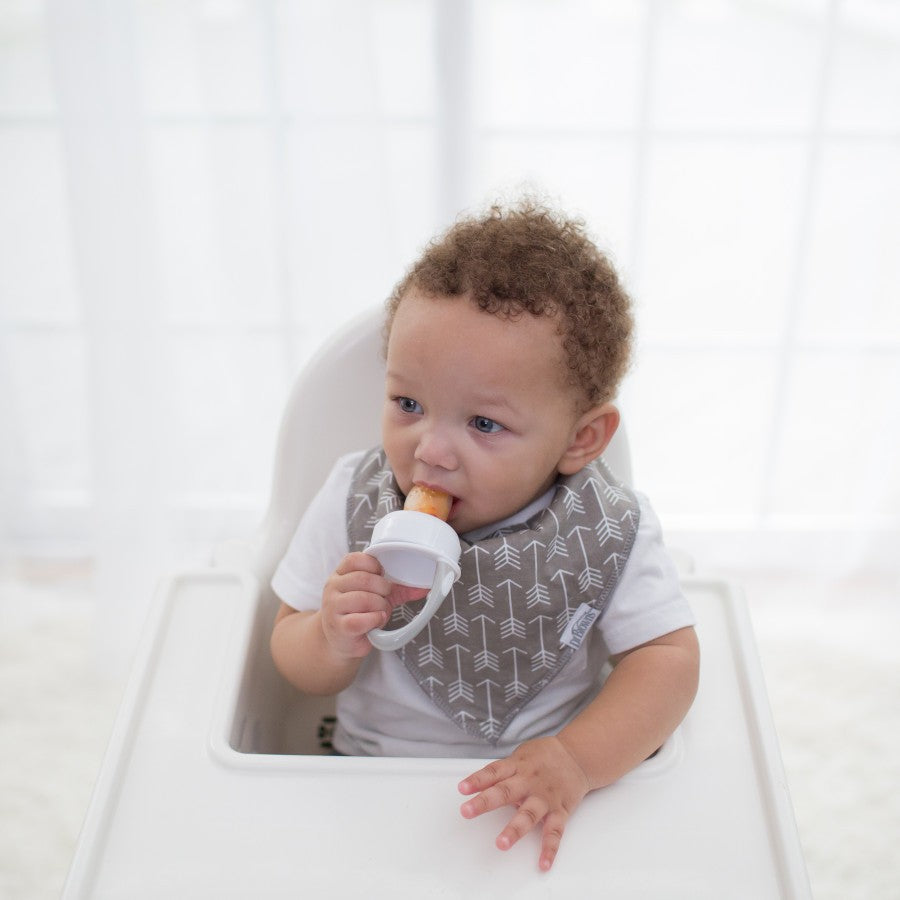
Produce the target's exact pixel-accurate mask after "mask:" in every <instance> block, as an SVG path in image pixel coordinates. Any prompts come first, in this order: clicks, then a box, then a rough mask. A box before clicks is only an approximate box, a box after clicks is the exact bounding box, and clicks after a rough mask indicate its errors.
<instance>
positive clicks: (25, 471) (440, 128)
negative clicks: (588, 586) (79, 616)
mask: <svg viewBox="0 0 900 900" xmlns="http://www.w3.org/2000/svg"><path fill="white" fill-rule="evenodd" d="M0 185H2V190H0V197H2V202H0V255H2V264H0V301H2V320H0V415H2V423H3V424H2V426H0V427H2V429H3V440H2V441H0V467H2V469H0V499H2V533H0V540H2V546H0V551H2V555H3V558H4V559H5V560H11V559H16V558H19V557H22V556H29V555H37V556H40V557H48V556H58V555H61V554H62V555H80V556H83V557H85V558H88V559H91V560H93V562H94V566H95V572H96V579H97V588H98V596H99V597H101V598H103V599H102V609H103V619H104V621H106V622H107V623H109V628H108V629H107V634H108V636H109V637H110V639H111V641H113V642H115V641H117V640H119V639H120V638H122V636H123V635H128V634H131V633H133V631H134V630H135V629H136V627H137V623H138V622H139V621H140V616H141V615H142V612H143V610H144V608H145V607H146V602H147V598H148V597H149V594H150V591H151V586H152V584H153V582H154V580H155V578H156V577H157V576H158V575H159V574H160V573H161V572H163V571H165V570H166V568H167V567H168V566H170V565H173V564H175V563H177V562H179V561H182V560H185V559H195V558H199V557H200V556H202V555H203V552H204V551H205V549H206V548H208V547H209V546H211V545H212V544H213V543H214V542H215V541H216V540H217V539H220V538H224V537H231V536H234V535H239V534H246V533H248V532H249V531H250V530H251V529H252V528H253V526H254V525H255V523H256V521H257V520H258V518H259V516H260V515H261V513H262V510H263V507H264V504H265V496H266V491H267V488H268V479H269V466H270V461H271V455H272V449H273V440H274V435H275V430H276V427H277V420H278V415H279V411H280V408H281V405H282V403H283V401H284V399H285V397H286V394H287V391H288V389H289V386H290V382H291V379H292V377H293V375H294V373H295V372H296V371H297V369H298V367H299V366H300V365H301V364H302V362H303V361H304V360H305V359H306V358H307V356H308V355H309V353H310V352H311V351H312V349H313V348H314V347H315V346H316V345H317V344H318V342H319V341H320V340H321V339H322V337H323V335H324V334H326V333H327V332H328V331H330V330H331V329H332V328H333V327H335V326H336V325H337V324H339V323H340V322H342V321H344V320H346V319H348V318H349V317H351V316H352V315H354V314H355V313H357V312H358V311H360V310H362V309H364V308H367V307H370V306H371V305H373V304H377V303H380V302H381V300H382V299H383V298H384V297H385V296H386V294H387V293H388V292H389V290H390V288H391V286H392V285H393V283H394V282H395V281H396V280H397V278H398V277H399V276H400V275H401V274H402V272H403V270H404V268H405V266H406V265H407V264H408V263H409V262H410V260H411V258H412V257H413V256H414V255H415V254H416V252H417V251H418V249H419V248H420V247H421V245H422V244H423V243H424V241H425V240H427V239H428V238H429V237H430V236H431V235H432V234H433V233H434V232H435V231H437V230H438V229H440V228H442V227H444V226H445V225H446V224H448V223H449V222H450V221H451V220H452V218H453V216H454V215H455V214H456V212H457V211H459V210H462V209H465V208H471V207H473V206H478V205H481V204H483V203H484V202H486V201H489V200H491V199H493V198H495V197H497V196H502V195H515V193H516V192H517V191H518V190H520V189H521V188H523V187H526V188H534V189H536V190H538V191H543V192H544V193H545V194H546V195H547V196H548V197H549V198H550V199H551V201H553V202H557V203H559V204H560V205H562V206H564V207H565V208H567V209H569V210H570V211H573V212H575V213H577V214H580V215H582V216H583V217H584V218H585V219H586V221H587V222H588V225H589V227H590V229H591V230H592V232H593V233H594V235H595V236H596V237H597V239H598V241H599V242H600V243H601V244H602V245H604V246H605V247H606V248H607V249H608V250H609V251H610V252H611V254H612V255H613V257H614V258H615V259H616V261H617V262H618V264H619V266H620V268H621V269H622V271H623V273H624V275H625V277H626V280H627V281H628V283H629V286H630V287H631V289H632V292H633V294H634V296H635V298H636V301H637V306H638V317H639V326H640V342H639V354H638V359H637V362H636V365H635V367H634V370H633V372H632V374H631V376H630V377H629V380H628V382H627V384H626V386H625V389H624V392H623V401H624V405H625V407H626V412H627V418H628V423H629V428H630V433H631V437H632V443H633V445H634V453H635V471H636V476H637V479H638V482H639V485H640V487H642V488H643V489H644V490H646V492H647V493H648V494H649V495H650V496H651V498H652V499H653V501H654V504H655V506H656V507H657V509H658V511H659V512H660V515H661V517H662V519H663V521H664V523H665V524H666V525H667V530H668V532H669V536H670V541H671V542H672V543H677V544H680V545H681V546H683V547H685V548H686V549H688V550H689V551H691V552H693V553H694V554H695V555H696V556H697V557H698V559H699V560H700V561H701V563H702V564H703V565H704V566H713V567H716V566H719V567H746V568H752V567H764V566H765V567H773V566H775V567H777V566H782V567H794V568H808V569H813V568H818V569H821V570H823V571H826V572H830V573H840V572H845V571H848V570H858V569H863V568H881V569H885V568H890V567H896V563H895V561H894V560H895V557H896V546H897V543H898V537H900V527H898V521H900V475H898V467H897V464H896V462H895V459H896V447H897V445H898V438H900V421H898V419H900V312H898V310H900V304H898V303H897V297H898V294H900V261H898V260H900V256H898V254H897V252H896V236H897V234H898V233H900V14H898V12H897V9H896V7H895V6H894V5H892V4H886V3H883V2H878V0H781V2H776V0H770V2H762V0H756V2H753V0H743V2H741V0H691V2H688V0H684V2H666V3H664V2H659V0H644V2H638V3H621V2H598V0H590V2H588V0H584V2H579V0H562V2H560V0H557V2H550V0H515V2H514V0H482V2H478V3H475V2H471V0H456V2H454V0H432V2H427V0H338V2H325V0H319V2H303V0H296V2H289V0H258V2H251V0H119V2H113V0H48V2H46V3H41V2H38V0H17V2H10V3H7V4H4V5H3V6H2V7H0ZM335 415H340V411H339V410H336V411H335ZM314 427H327V426H325V425H323V424H321V423H317V424H316V425H315V426H312V425H311V428H314ZM894 571H896V568H894ZM123 642H124V643H127V640H124V639H123Z"/></svg>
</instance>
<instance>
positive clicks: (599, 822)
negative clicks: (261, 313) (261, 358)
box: [63, 311, 810, 900]
mask: <svg viewBox="0 0 900 900" xmlns="http://www.w3.org/2000/svg"><path fill="white" fill-rule="evenodd" d="M380 320H381V315H380V311H374V312H373V313H372V314H370V315H368V316H365V317H363V318H361V319H360V320H358V321H356V322H354V323H352V324H351V325H350V326H349V327H347V328H346V329H344V330H343V331H342V332H341V333H340V334H339V335H337V336H336V337H335V338H334V339H333V340H332V342H330V343H329V344H328V345H327V346H326V347H325V348H323V350H322V351H320V353H319V355H318V356H317V357H316V358H315V359H314V360H313V361H312V362H311V363H310V364H309V366H308V367H307V370H306V371H305V373H303V374H302V375H301V377H300V379H299V380H298V382H297V384H296V386H295V389H294V392H293V394H292V396H291V399H290V400H289V402H288V407H287V410H286V413H285V417H284V420H283V425H282V430H281V434H280V437H279V443H278V453H277V458H276V463H275V473H276V474H275V482H274V484H273V489H272V501H271V505H270V508H269V510H268V513H267V515H266V518H265V520H264V522H263V525H262V527H261V529H260V532H259V534H258V535H257V536H256V538H255V539H253V540H251V541H240V542H233V543H231V544H228V545H227V546H224V547H222V548H220V550H219V551H218V553H217V555H216V559H215V562H214V564H213V565H211V566H210V567H207V568H202V569H199V570H192V571H184V572H178V573H175V574H173V575H171V576H170V577H168V578H166V579H165V580H164V581H163V582H162V583H161V584H160V588H159V592H158V597H157V599H156V602H155V603H154V606H153V610H152V613H151V617H150V620H149V622H148V624H147V627H146V629H145V632H144V636H143V639H142V642H141V645H140V649H139V652H138V655H137V658H136V660H135V665H134V671H133V674H132V678H131V680H130V682H129V684H128V686H127V688H126V690H125V693H124V695H123V700H122V705H121V708H120V712H119V715H118V717H117V719H116V723H115V725H114V728H113V732H112V735H111V738H110V743H109V748H108V750H107V755H106V758H105V760H104V763H103V766H102V768H101V770H100V772H99V774H98V778H97V783H96V786H95V789H94V795H93V798H92V801H91V804H90V807H89V809H88V812H87V816H86V818H85V822H84V826H83V829H82V833H81V837H80V839H79V843H78V847H77V849H76V852H75V855H74V858H73V861H72V866H71V869H70V872H69V878H68V881H67V883H66V887H65V891H64V895H63V896H64V898H65V900H75V898H117V897H129V898H132V900H137V898H154V900H156V898H159V897H179V898H217V900H218V898H221V897H226V896H228V897H258V898H267V897H285V896H310V897H320V896H321V897H358V896H375V897H378V896H391V897H392V898H415V900H421V898H422V897H432V896H438V895H440V896H442V897H461V898H469V897H473V898H477V897H500V896H502V897H508V896H514V897H517V898H524V900H527V898H538V897H541V898H544V897H550V896H554V897H557V896H558V897H574V896H591V895H593V894H595V893H596V892H597V891H598V890H600V891H601V892H602V893H603V894H604V895H605V896H610V897H616V898H648V897H666V898H667V900H678V898H683V900H704V898H706V900H721V898H723V897H728V898H738V897H741V898H748V900H767V898H780V900H787V898H800V900H806V898H809V897H810V889H809V883H808V880H807V877H806V871H805V866H804V863H803V857H802V855H801V851H800V845H799V841H798V838H797V832H796V827H795V824H794V817H793V811H792V808H791V802H790V797H789V794H788V790H787V785H786V782H785V777H784V771H783V769H782V765H781V759H780V755H779V750H778V742H777V738H776V735H775V729H774V726H773V723H772V718H771V714H770V712H769V708H768V703H767V700H766V693H765V685H764V682H763V678H762V673H761V670H760V666H759V662H758V658H757V655H756V650H755V645H754V641H753V635H752V629H751V626H750V621H749V617H748V615H747V610H746V604H745V603H744V601H743V598H742V597H741V594H740V592H739V590H737V589H736V588H735V587H734V586H733V585H731V584H729V583H728V582H725V581H722V580H721V579H715V578H705V577H702V576H699V575H696V574H693V573H692V572H691V571H689V569H690V566H689V565H686V564H685V565H684V566H683V570H684V571H683V575H682V588H683V590H684V591H685V593H686V595H687V597H688V599H689V600H690V602H691V605H692V607H693V609H694V612H695V614H696V617H697V631H698V635H699V638H700V645H701V649H702V662H701V672H700V688H699V691H698V694H697V698H696V700H695V702H694V705H693V707H692V708H691V710H690V712H689V713H688V715H687V717H686V718H685V720H684V722H683V723H682V725H681V726H680V727H679V728H678V729H677V730H676V732H675V734H674V735H673V736H672V737H671V738H670V739H669V740H668V741H667V742H666V743H665V744H664V746H663V747H662V748H661V750H660V752H659V753H657V754H656V756H654V757H653V758H652V759H650V760H648V761H647V762H645V763H643V764H642V765H640V766H638V767H637V768H636V769H635V770H634V771H632V772H630V773H629V774H628V775H626V776H625V777H624V778H622V779H621V780H620V781H619V782H617V783H616V784H614V785H612V786H610V787H608V788H605V789H603V790H601V791H595V792H594V793H592V794H590V795H589V796H588V797H586V798H585V800H584V801H583V803H582V804H581V805H580V806H579V808H578V810H577V812H576V814H575V815H574V816H573V818H572V820H571V821H570V823H569V825H568V827H567V829H566V835H565V839H564V841H563V844H562V847H561V849H560V853H559V856H558V857H557V859H556V862H555V864H554V867H553V869H552V870H551V871H550V872H549V873H546V874H542V873H539V872H538V871H537V856H538V847H539V843H540V838H539V836H538V835H537V834H534V833H532V834H530V835H528V836H526V838H524V839H523V840H522V841H520V842H519V844H517V845H516V846H515V847H514V848H512V849H511V850H509V851H507V852H505V853H502V852H500V851H498V850H497V849H496V847H495V846H494V838H495V837H496V835H497V834H498V833H499V831H500V830H501V828H502V827H503V825H504V824H505V822H506V821H507V819H508V818H509V815H510V813H509V811H508V810H504V811H500V812H495V813H491V814H488V815H486V816H482V817H480V818H478V819H475V820H472V821H468V820H464V819H463V818H462V816H461V815H460V814H459V811H458V807H459V804H460V803H461V802H462V799H463V798H462V797H461V796H460V795H458V794H457V792H456V784H457V783H458V782H459V781H460V779H462V778H463V777H465V776H466V775H468V774H470V773H471V772H473V771H474V770H475V769H476V768H478V767H479V766H481V765H482V764H483V760H471V759H453V758H446V759H408V758H402V759H401V758H386V759H385V758H381V759H379V758H361V757H355V758H350V757H335V756H333V755H331V754H330V742H329V731H330V728H331V724H332V723H333V721H334V719H333V716H334V705H333V700H332V699H331V698H317V697H309V696H305V695H301V694H300V693H298V692H297V691H295V690H294V689H293V688H291V687H289V686H288V685H287V684H286V683H285V682H284V680H283V679H282V678H281V677H280V676H279V675H278V673H277V672H276V671H275V668H274V666H273V664H272V661H271V657H270V654H269V649H268V644H269V635H270V633H271V628H272V622H273V619H274V616H275V612H276V610H277V608H278V600H277V598H276V597H275V596H274V595H273V594H272V592H271V589H270V588H269V586H268V585H269V580H270V578H271V575H272V572H273V571H274V568H275V565H276V564H277V562H278V561H279V560H280V558H281V556H282V555H283V553H284V551H285V549H286V547H287V544H288V542H289V541H290V538H291V536H292V534H293V531H294V529H295V527H296V523H297V521H298V518H299V516H300V514H301V512H302V510H303V509H304V508H305V507H306V505H307V504H308V503H309V501H310V499H311V498H312V495H313V493H314V492H315V490H316V489H317V488H318V485H320V484H321V483H322V481H323V479H324V478H325V476H326V475H327V473H328V471H329V469H330V468H331V465H332V462H333V460H334V458H335V456H336V455H338V454H340V453H343V452H348V451H350V450H355V449H363V448H366V447H369V446H371V445H373V444H375V443H376V442H377V440H378V433H379V423H378V418H379V410H380V408H381V404H382V399H383V398H382V395H381V372H382V370H381V362H380V354H379V345H380ZM336 402H339V403H340V404H341V408H342V409H344V410H345V411H346V412H347V414H346V415H342V416H340V417H338V418H337V420H336V421H335V422H334V423H333V425H330V426H329V429H328V433H327V434H324V435H321V436H320V438H318V439H317V440H315V441H310V440H309V432H308V428H307V423H308V422H310V421H325V420H327V421H329V422H331V420H332V417H331V415H330V412H331V411H332V410H333V409H334V408H335V403H336ZM354 412H355V413H356V415H354ZM604 458H605V460H606V462H607V464H608V465H609V466H610V468H611V469H612V471H613V472H614V473H615V474H616V475H617V476H618V477H619V478H621V479H622V480H624V481H626V482H630V481H631V470H630V465H629V455H628V446H627V441H626V440H625V437H624V432H622V431H621V430H620V431H619V432H617V434H616V437H615V438H614V441H613V443H612V444H611V445H610V447H609V448H608V450H607V452H606V453H605V454H604ZM298 473H302V477H298ZM430 518H433V517H430ZM401 521H402V520H401ZM434 521H435V522H438V520H437V519H434ZM379 526H380V527H376V529H375V532H374V533H373V541H372V544H373V547H372V548H371V552H375V550H376V547H378V545H381V549H380V550H378V551H377V552H379V553H381V552H382V551H384V555H383V557H382V560H383V565H384V566H385V568H388V567H389V566H391V567H393V564H394V561H393V556H397V555H400V556H402V552H400V551H403V550H405V549H408V547H404V544H408V543H409V542H408V541H403V540H399V538H400V537H404V536H405V537H409V535H408V534H407V533H405V531H404V528H405V526H395V525H394V524H393V521H392V522H391V523H388V524H384V525H381V523H379ZM445 527H448V528H449V526H445ZM395 528H396V529H398V530H395ZM438 530H440V529H438ZM449 530H450V531H451V532H452V529H449ZM454 537H455V535H454ZM437 546H439V547H440V548H441V549H440V550H438V549H434V548H432V551H430V552H432V558H431V561H432V563H433V565H434V571H433V572H431V573H430V574H428V573H426V574H425V575H424V576H423V578H418V576H417V580H419V581H421V580H423V579H424V581H425V583H426V584H430V585H431V590H430V592H429V596H431V594H435V596H436V595H437V594H439V593H441V592H442V591H443V592H446V591H445V588H449V586H450V583H452V582H450V579H451V578H455V577H456V574H455V572H456V570H455V569H454V565H453V564H452V561H453V553H452V552H451V551H452V547H450V546H449V540H448V546H446V547H445V546H444V545H443V544H441V543H440V541H438V542H437ZM457 552H458V551H457ZM392 555H393V556H392ZM426 555H427V554H426ZM392 570H393V569H392ZM406 571H407V570H406V569H405V568H403V572H401V573H400V574H398V575H397V576H396V577H398V578H403V577H405V575H404V574H403V573H405V572H406ZM427 602H428V601H426V605H427ZM420 621H421V620H420V619H415V620H413V622H412V623H410V624H412V625H417V626H419V623H420ZM386 634H388V635H390V634H392V632H386ZM373 640H381V636H379V635H378V634H377V633H376V634H375V635H373ZM373 652H378V651H373ZM386 810H390V824H389V826H388V827H386V820H385V811H386Z"/></svg>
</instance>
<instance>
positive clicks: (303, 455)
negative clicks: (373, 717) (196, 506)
mask: <svg viewBox="0 0 900 900" xmlns="http://www.w3.org/2000/svg"><path fill="white" fill-rule="evenodd" d="M383 322H384V310H383V309H382V308H381V307H378V308H376V309H373V310H371V311H369V312H366V313H364V314H362V315H360V316H358V317H357V318H355V319H353V320H352V321H350V322H349V323H348V324H347V325H345V326H344V327H343V328H340V329H339V330H338V331H337V332H335V333H334V334H333V335H332V336H331V337H330V338H329V339H328V340H327V341H326V342H325V344H323V346H322V347H321V348H320V349H319V350H318V352H317V353H316V354H315V355H314V356H313V358H312V359H311V360H310V361H309V363H307V365H306V366H305V367H304V369H303V370H302V371H301V372H300V374H299V375H298V377H297V380H296V382H295V383H294V387H293V390H292V391H291V395H290V397H289V399H288V402H287V406H286V408H285V411H284V415H283V416H282V420H281V428H280V431H279V435H278V444H277V449H276V455H275V470H274V474H273V478H272V491H271V496H270V499H269V507H268V511H267V512H266V516H265V518H264V520H263V524H262V527H261V529H260V534H259V536H258V539H257V543H256V547H255V553H254V561H253V570H254V572H255V574H256V575H257V576H258V577H259V578H260V581H261V583H262V584H263V585H267V584H268V582H269V580H270V579H271V577H272V574H273V572H274V571H275V567H276V566H277V565H278V562H279V560H280V559H281V557H282V556H283V555H284V553H285V551H286V550H287V545H288V543H289V542H290V539H291V536H292V535H293V533H294V530H295V528H296V527H297V523H298V522H299V520H300V517H301V515H302V514H303V511H304V509H305V508H306V506H307V505H308V503H309V501H310V500H311V499H312V497H313V496H314V494H315V492H316V491H317V490H318V489H319V486H320V485H321V484H322V482H323V481H324V480H325V478H326V476H327V475H328V473H329V471H330V470H331V467H332V465H333V464H334V461H335V460H336V459H337V458H338V456H340V455H341V454H343V453H349V452H351V451H353V450H363V449H366V448H367V447H371V446H374V445H375V444H377V443H378V442H379V440H380V434H381V411H382V407H383V403H384V358H383V355H382V339H383V338H382V325H383ZM603 458H604V460H605V461H606V463H607V465H608V466H609V467H610V469H612V471H613V473H614V474H615V475H616V477H618V478H620V479H622V480H623V481H625V482H626V483H628V484H630V483H631V456H630V451H629V447H628V438H627V436H626V434H625V429H624V426H621V425H620V426H619V429H618V431H617V432H616V434H615V436H614V437H613V440H612V442H611V443H610V445H609V447H607V449H606V452H605V453H604V454H603Z"/></svg>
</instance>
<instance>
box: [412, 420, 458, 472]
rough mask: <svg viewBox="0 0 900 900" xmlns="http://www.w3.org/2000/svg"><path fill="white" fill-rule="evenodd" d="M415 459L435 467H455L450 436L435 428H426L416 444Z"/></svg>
mask: <svg viewBox="0 0 900 900" xmlns="http://www.w3.org/2000/svg"><path fill="white" fill-rule="evenodd" d="M415 455H416V459H417V460H418V461H419V462H421V463H424V464H425V465H426V466H430V467H431V468H435V469H448V470H449V469H455V468H456V453H455V451H454V448H453V442H452V441H451V440H450V438H449V437H448V436H447V435H446V434H444V433H443V432H442V431H440V430H439V429H437V428H429V429H427V430H426V431H425V432H424V433H423V434H422V436H421V437H420V438H419V443H418V444H417V446H416V454H415Z"/></svg>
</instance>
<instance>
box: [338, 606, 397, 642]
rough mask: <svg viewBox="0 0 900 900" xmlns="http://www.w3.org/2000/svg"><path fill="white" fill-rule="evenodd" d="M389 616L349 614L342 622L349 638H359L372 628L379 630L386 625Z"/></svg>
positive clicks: (374, 613) (375, 613) (369, 613)
mask: <svg viewBox="0 0 900 900" xmlns="http://www.w3.org/2000/svg"><path fill="white" fill-rule="evenodd" d="M389 618H390V614H389V613H387V612H377V611H376V612H364V613H349V614H348V615H346V616H344V617H343V619H342V621H343V625H344V627H345V628H346V632H347V634H348V635H349V636H351V637H361V636H362V635H364V634H368V633H369V632H370V631H371V630H372V629H373V628H381V627H383V626H384V625H386V624H387V621H388V619H389Z"/></svg>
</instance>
